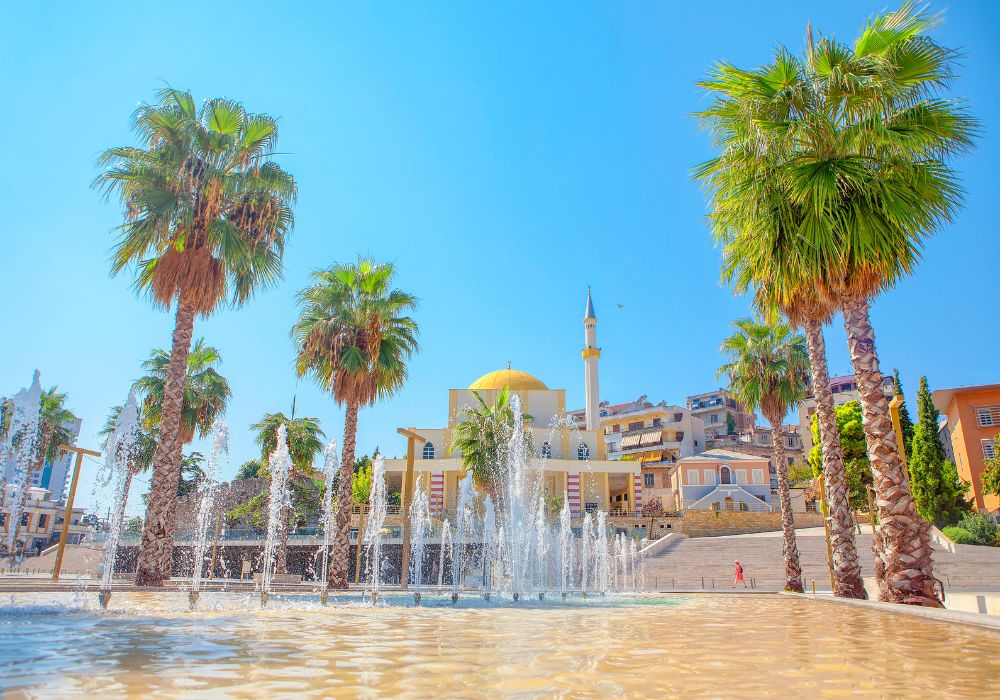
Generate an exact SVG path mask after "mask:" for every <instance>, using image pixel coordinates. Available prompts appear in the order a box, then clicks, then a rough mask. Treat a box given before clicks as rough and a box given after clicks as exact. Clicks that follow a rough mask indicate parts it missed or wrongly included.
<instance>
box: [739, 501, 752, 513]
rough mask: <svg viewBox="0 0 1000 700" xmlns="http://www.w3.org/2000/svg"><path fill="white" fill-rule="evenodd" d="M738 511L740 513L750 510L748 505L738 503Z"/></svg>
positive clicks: (741, 502)
mask: <svg viewBox="0 0 1000 700" xmlns="http://www.w3.org/2000/svg"><path fill="white" fill-rule="evenodd" d="M740 510H741V511H748V510H750V506H749V505H748V504H746V503H744V502H743V501H740Z"/></svg>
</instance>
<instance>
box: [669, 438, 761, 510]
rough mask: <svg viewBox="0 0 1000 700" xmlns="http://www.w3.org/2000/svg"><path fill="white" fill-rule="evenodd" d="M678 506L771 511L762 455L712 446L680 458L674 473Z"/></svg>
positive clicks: (673, 481)
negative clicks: (697, 453) (696, 453)
mask: <svg viewBox="0 0 1000 700" xmlns="http://www.w3.org/2000/svg"><path fill="white" fill-rule="evenodd" d="M671 483H672V487H673V496H674V499H675V504H676V508H677V510H728V511H755V512H756V511H771V510H772V506H771V480H770V479H769V478H768V463H767V460H766V459H765V458H763V457H759V456H757V455H750V454H744V453H741V452H733V451H729V450H721V449H713V450H708V451H707V452H703V453H701V454H699V455H694V456H692V457H685V458H684V459H682V460H680V461H679V462H678V463H677V465H676V466H675V468H674V471H673V475H672V480H671Z"/></svg>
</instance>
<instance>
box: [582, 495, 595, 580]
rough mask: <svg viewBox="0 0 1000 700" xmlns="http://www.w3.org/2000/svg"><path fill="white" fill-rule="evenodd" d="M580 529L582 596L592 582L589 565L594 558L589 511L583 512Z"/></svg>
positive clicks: (591, 521)
mask: <svg viewBox="0 0 1000 700" xmlns="http://www.w3.org/2000/svg"><path fill="white" fill-rule="evenodd" d="M581 530H582V532H581V536H580V549H581V553H580V590H581V591H582V592H583V595H584V597H586V596H587V588H588V584H591V585H592V583H593V577H592V576H591V575H590V567H591V563H592V562H593V560H594V542H593V536H592V532H593V530H594V524H593V518H591V517H590V511H587V512H586V513H584V514H583V527H582V528H581Z"/></svg>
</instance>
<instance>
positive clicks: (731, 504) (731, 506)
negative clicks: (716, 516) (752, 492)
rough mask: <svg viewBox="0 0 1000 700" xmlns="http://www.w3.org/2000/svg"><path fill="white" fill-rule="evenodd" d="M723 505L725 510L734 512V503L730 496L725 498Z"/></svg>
mask: <svg viewBox="0 0 1000 700" xmlns="http://www.w3.org/2000/svg"><path fill="white" fill-rule="evenodd" d="M725 504H726V510H736V501H734V500H733V498H732V496H726V500H725Z"/></svg>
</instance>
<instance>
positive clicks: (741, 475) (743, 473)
mask: <svg viewBox="0 0 1000 700" xmlns="http://www.w3.org/2000/svg"><path fill="white" fill-rule="evenodd" d="M736 483H737V484H745V483H747V470H746V469H737V470H736Z"/></svg>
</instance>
